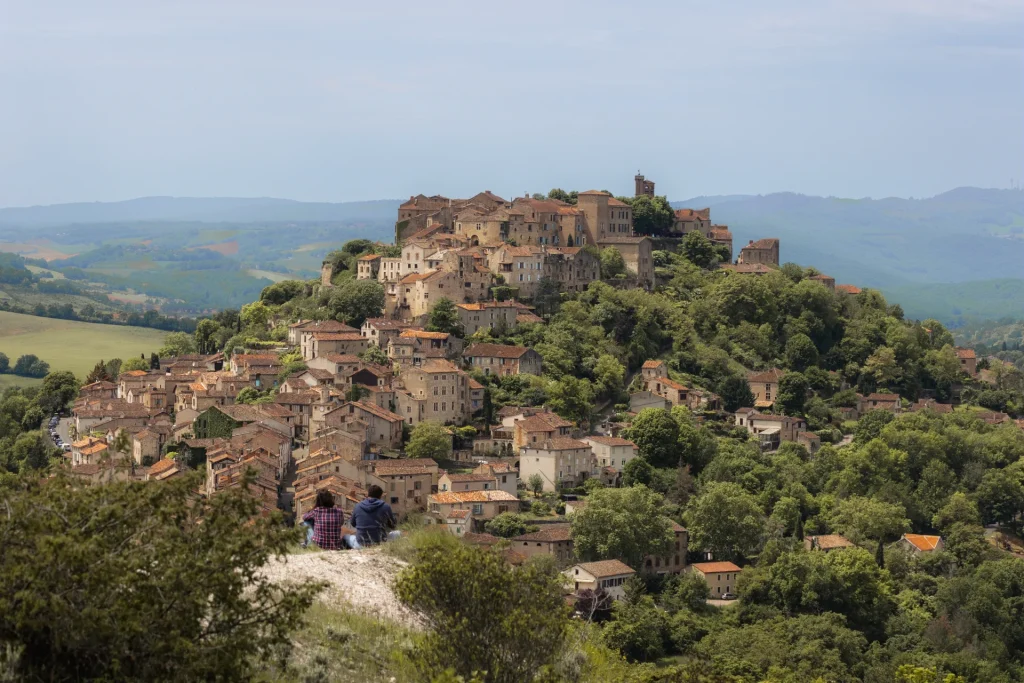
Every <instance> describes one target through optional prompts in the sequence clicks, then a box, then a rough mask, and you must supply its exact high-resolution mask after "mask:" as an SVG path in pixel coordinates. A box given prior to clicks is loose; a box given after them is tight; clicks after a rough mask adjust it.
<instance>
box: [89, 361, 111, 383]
mask: <svg viewBox="0 0 1024 683" xmlns="http://www.w3.org/2000/svg"><path fill="white" fill-rule="evenodd" d="M112 381H114V378H113V377H111V376H110V374H109V373H108V372H107V365H106V363H105V362H103V361H97V362H96V365H94V366H93V368H92V370H90V371H89V374H88V375H86V377H85V383H86V384H92V383H93V382H112Z"/></svg>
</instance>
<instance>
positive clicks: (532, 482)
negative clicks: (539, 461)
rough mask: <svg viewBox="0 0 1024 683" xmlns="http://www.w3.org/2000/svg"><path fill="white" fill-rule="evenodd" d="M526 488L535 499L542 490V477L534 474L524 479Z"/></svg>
mask: <svg viewBox="0 0 1024 683" xmlns="http://www.w3.org/2000/svg"><path fill="white" fill-rule="evenodd" d="M526 488H528V489H529V490H530V491H532V492H533V497H534V498H536V497H537V496H539V495H540V494H541V492H542V491H543V490H544V477H542V476H540V474H538V473H536V472H534V473H533V474H531V475H530V476H529V477H527V479H526Z"/></svg>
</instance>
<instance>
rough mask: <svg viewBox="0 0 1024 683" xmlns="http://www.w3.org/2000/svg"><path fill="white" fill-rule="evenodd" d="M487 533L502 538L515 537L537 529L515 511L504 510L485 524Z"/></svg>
mask: <svg viewBox="0 0 1024 683" xmlns="http://www.w3.org/2000/svg"><path fill="white" fill-rule="evenodd" d="M484 528H485V529H486V530H487V533H489V534H494V535H495V536H498V537H500V538H514V537H516V536H522V535H523V534H525V533H526V532H528V531H530V530H532V529H536V528H537V527H533V526H531V525H530V524H527V523H526V518H525V517H523V516H522V515H518V514H516V513H514V512H502V513H501V514H500V515H497V516H496V517H495V518H494V519H492V520H490V521H489V522H487V524H485V525H484Z"/></svg>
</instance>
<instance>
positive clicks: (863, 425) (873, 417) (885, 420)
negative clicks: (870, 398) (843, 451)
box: [853, 409, 896, 443]
mask: <svg viewBox="0 0 1024 683" xmlns="http://www.w3.org/2000/svg"><path fill="white" fill-rule="evenodd" d="M895 419H896V416H895V415H893V414H892V413H891V412H889V411H888V410H882V409H876V410H871V411H868V412H867V413H865V414H864V415H861V417H860V419H859V420H857V428H856V429H855V430H854V432H853V436H854V438H855V439H856V440H857V443H867V442H869V441H871V440H872V439H877V438H878V437H879V436H880V435H881V433H882V428H883V427H885V425H887V424H889V423H890V422H892V421H893V420H895Z"/></svg>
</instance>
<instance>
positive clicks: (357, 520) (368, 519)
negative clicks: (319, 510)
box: [345, 484, 401, 549]
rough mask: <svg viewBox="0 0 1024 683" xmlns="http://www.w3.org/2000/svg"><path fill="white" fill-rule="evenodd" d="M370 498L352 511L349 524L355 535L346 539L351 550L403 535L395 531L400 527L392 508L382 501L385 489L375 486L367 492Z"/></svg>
mask: <svg viewBox="0 0 1024 683" xmlns="http://www.w3.org/2000/svg"><path fill="white" fill-rule="evenodd" d="M367 494H368V496H367V497H366V498H364V499H363V500H362V501H360V502H359V504H358V505H356V507H355V509H354V510H352V517H351V518H350V519H349V524H351V525H352V526H354V527H355V528H356V533H355V534H349V535H348V536H346V537H345V542H346V543H347V544H348V546H349V547H350V548H354V549H358V548H361V547H362V546H364V545H376V544H378V543H383V542H384V541H390V540H394V539H396V538H398V537H399V536H400V535H401V533H400V532H398V531H395V530H394V529H395V527H396V526H397V525H398V522H397V520H396V519H395V513H394V512H392V511H391V506H390V505H388V504H387V503H385V502H384V501H383V500H381V496H383V495H384V489H382V488H381V487H379V486H377V485H376V484H374V485H373V486H371V487H370V488H369V489H368V490H367Z"/></svg>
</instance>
